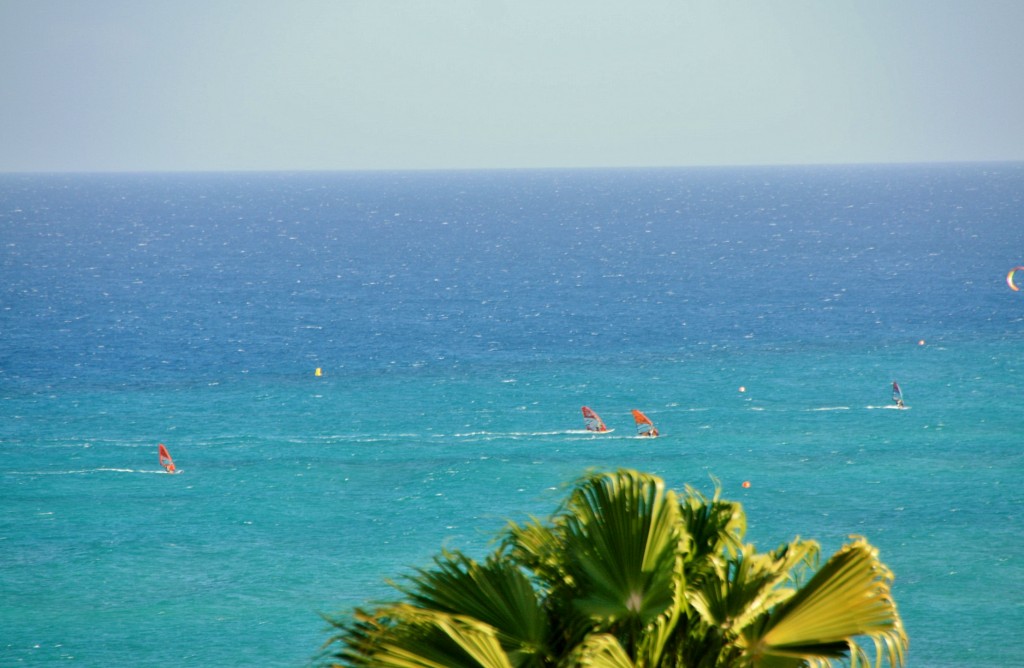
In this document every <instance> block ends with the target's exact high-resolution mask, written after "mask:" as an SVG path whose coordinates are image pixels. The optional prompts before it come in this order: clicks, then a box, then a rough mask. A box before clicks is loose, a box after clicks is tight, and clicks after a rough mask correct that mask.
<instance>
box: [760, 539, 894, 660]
mask: <svg viewBox="0 0 1024 668" xmlns="http://www.w3.org/2000/svg"><path fill="white" fill-rule="evenodd" d="M891 585H892V573H891V572H890V571H889V569H888V568H886V567H885V565H884V564H882V563H881V562H880V561H879V560H878V552H877V550H875V548H873V547H871V546H870V545H869V544H868V543H867V542H866V541H864V540H863V539H857V540H856V541H855V542H853V543H851V544H849V545H846V546H844V547H843V548H842V549H841V550H840V551H839V552H837V553H836V554H834V555H833V556H832V558H831V559H829V560H828V562H827V563H826V564H825V565H824V566H823V567H822V568H821V570H819V571H818V573H816V574H815V576H814V577H813V578H811V580H810V581H809V582H808V583H807V584H806V585H805V586H804V587H802V588H801V589H800V590H799V591H798V592H797V594H796V595H794V596H793V597H792V598H791V599H790V600H789V601H788V602H786V603H785V604H784V605H783V606H781V607H780V608H779V609H778V610H775V611H773V612H772V614H771V615H770V618H769V619H768V620H767V622H766V624H765V625H764V627H763V628H762V629H760V630H758V631H756V632H754V630H753V629H751V633H750V634H746V639H745V641H746V644H747V653H748V656H750V657H751V658H753V659H754V660H755V665H760V664H759V663H758V661H759V659H760V658H761V657H770V656H788V657H803V658H806V659H810V658H817V659H831V658H837V657H841V656H843V655H845V654H848V653H849V651H850V649H851V644H850V643H852V642H854V639H855V638H856V637H858V636H866V637H868V638H871V639H872V642H874V643H875V644H876V646H877V647H878V649H879V656H878V661H879V663H881V662H882V660H883V659H885V660H888V663H889V664H890V665H892V666H902V665H903V661H904V654H905V650H906V647H907V637H906V634H905V632H904V630H903V626H902V622H901V620H900V617H899V614H898V613H897V611H896V604H895V603H894V602H893V600H892V596H891ZM853 648H854V649H853V652H854V655H855V656H861V657H862V656H863V653H862V652H858V651H857V649H856V648H855V646H853ZM854 660H856V659H854Z"/></svg>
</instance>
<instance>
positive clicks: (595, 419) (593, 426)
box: [583, 406, 608, 431]
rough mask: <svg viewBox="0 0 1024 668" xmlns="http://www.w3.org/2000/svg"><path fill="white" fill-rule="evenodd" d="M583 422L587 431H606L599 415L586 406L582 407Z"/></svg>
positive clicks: (606, 428)
mask: <svg viewBox="0 0 1024 668" xmlns="http://www.w3.org/2000/svg"><path fill="white" fill-rule="evenodd" d="M583 423H584V424H585V425H586V426H587V431H608V427H606V426H604V421H603V420H601V417H600V416H599V415H598V414H597V413H595V412H594V411H592V410H590V408H588V407H587V406H584V407H583Z"/></svg>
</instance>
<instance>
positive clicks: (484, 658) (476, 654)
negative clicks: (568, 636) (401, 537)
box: [343, 605, 512, 668]
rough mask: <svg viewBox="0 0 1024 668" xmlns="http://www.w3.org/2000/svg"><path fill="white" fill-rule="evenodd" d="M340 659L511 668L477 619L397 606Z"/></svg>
mask: <svg viewBox="0 0 1024 668" xmlns="http://www.w3.org/2000/svg"><path fill="white" fill-rule="evenodd" d="M381 613H382V615H383V616H381V617H378V618H377V620H375V621H376V623H375V624H374V630H373V631H372V632H370V633H367V634H365V635H364V636H363V638H362V643H361V644H360V645H358V646H356V647H352V648H351V649H350V650H349V651H347V652H346V653H345V654H344V655H343V658H345V659H347V660H349V661H350V664H349V665H362V666H373V667H375V668H512V663H511V662H510V661H509V659H508V656H507V655H506V654H505V652H504V651H503V650H502V648H501V644H500V642H499V641H498V637H497V632H496V631H495V630H494V629H493V628H492V627H490V626H488V625H487V624H484V623H482V622H479V621H477V620H474V619H471V618H468V617H463V616H458V615H449V614H445V613H441V612H437V611H432V610H427V611H424V610H419V609H416V608H413V607H410V606H406V605H398V606H394V607H392V608H388V609H386V610H384V611H381Z"/></svg>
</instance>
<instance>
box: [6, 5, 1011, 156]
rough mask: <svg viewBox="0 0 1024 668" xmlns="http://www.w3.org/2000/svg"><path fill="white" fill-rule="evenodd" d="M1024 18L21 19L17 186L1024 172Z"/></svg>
mask: <svg viewBox="0 0 1024 668" xmlns="http://www.w3.org/2000/svg"><path fill="white" fill-rule="evenodd" d="M1022 35H1024V2H1020V1H1019V0H742V1H741V0H700V1H691V0H672V1H661V0H634V1H632V2H618V1H617V0H609V1H605V0H584V1H581V0H536V1H535V0H509V1H505V0H429V1H428V0H421V1H416V0H288V1H286V0H280V1H273V2H271V1H263V0H173V1H170V0H166V1H162V0H0V172H53V171H57V172H66V171H70V172H92V171H119V172H124V171H129V172H131V171H225V170H230V171H241V170H260V171H266V170H287V171H292V170H393V169H491V168H571V167H642V166H644V167H646V166H652V167H653V166H691V165H698V166H700V165H787V164H822V163H825V164H834V163H891V162H897V163H901V162H960V161H1021V160H1024V39H1022V38H1021V36H1022Z"/></svg>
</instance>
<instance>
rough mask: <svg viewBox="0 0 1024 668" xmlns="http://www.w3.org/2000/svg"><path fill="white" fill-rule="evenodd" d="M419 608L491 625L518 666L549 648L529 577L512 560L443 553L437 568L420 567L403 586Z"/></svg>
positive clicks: (411, 600) (401, 589) (546, 631)
mask: <svg viewBox="0 0 1024 668" xmlns="http://www.w3.org/2000/svg"><path fill="white" fill-rule="evenodd" d="M399 590H400V591H402V592H403V593H404V594H405V595H406V597H407V598H408V600H409V602H410V603H411V604H413V605H415V606H417V607H419V608H423V609H428V610H438V611H441V612H447V613H450V614H458V615H464V616H469V617H472V618H474V619H477V620H479V621H481V622H484V623H485V624H488V625H489V626H491V627H493V628H494V629H495V630H496V631H497V633H498V638H499V640H500V641H501V643H502V645H503V646H504V647H505V648H506V650H507V651H508V652H509V653H510V654H511V655H512V656H513V658H514V663H515V664H516V665H517V666H518V665H532V663H533V661H532V660H531V659H532V658H539V657H543V656H544V655H545V654H546V653H547V650H546V648H545V639H546V636H547V633H548V628H547V616H546V614H545V612H544V610H543V608H542V605H541V601H540V600H539V599H538V597H537V594H536V592H535V591H534V590H533V587H532V586H531V584H530V581H529V579H527V577H526V576H525V575H524V574H523V572H522V571H521V570H520V569H519V568H518V567H517V566H516V565H515V564H513V563H512V562H510V561H509V560H507V559H501V558H499V557H498V556H491V557H490V558H488V559H487V560H486V562H485V563H483V564H480V563H477V562H476V561H474V560H473V559H470V558H469V557H467V556H465V555H463V554H460V553H458V552H443V553H442V554H441V555H440V556H438V557H436V558H435V559H434V568H431V569H419V570H418V571H417V572H416V574H415V575H412V576H409V577H408V578H406V584H405V585H403V586H400V587H399Z"/></svg>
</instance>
